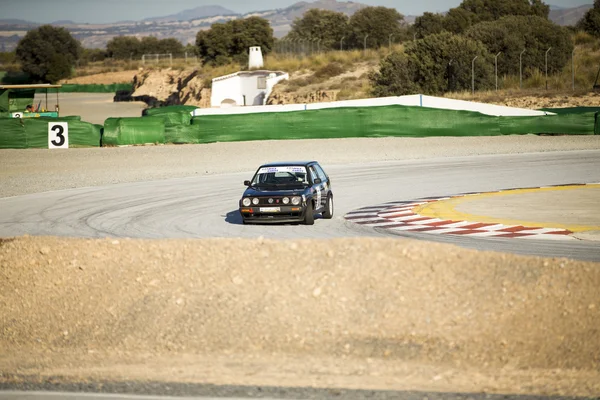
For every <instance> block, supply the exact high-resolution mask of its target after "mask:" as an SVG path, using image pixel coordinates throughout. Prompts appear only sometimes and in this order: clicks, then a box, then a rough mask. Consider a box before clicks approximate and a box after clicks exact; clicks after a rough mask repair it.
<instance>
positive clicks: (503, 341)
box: [0, 237, 600, 395]
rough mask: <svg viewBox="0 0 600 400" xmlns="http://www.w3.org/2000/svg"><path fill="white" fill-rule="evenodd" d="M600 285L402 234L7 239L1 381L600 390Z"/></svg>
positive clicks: (2, 252) (591, 270)
mask: <svg viewBox="0 0 600 400" xmlns="http://www.w3.org/2000/svg"><path fill="white" fill-rule="evenodd" d="M308 249H310V252H309V250H308ZM599 286H600V269H599V268H598V264H593V263H586V262H575V261H569V260H566V259H540V258H533V257H522V256H515V255H500V254H493V253H483V252H475V251H471V250H465V249H459V248H456V247H453V246H448V245H442V244H432V243H423V242H413V241H406V240H395V239H337V240H327V241H319V242H315V241H302V240H300V241H267V240H263V239H257V240H228V239H214V240H182V241H175V240H163V241H150V240H114V239H106V240H84V239H58V238H30V237H24V238H19V239H16V240H11V239H3V240H2V241H0V310H2V312H1V313H0V318H1V319H0V321H1V324H0V326H1V327H2V328H1V329H0V371H3V375H0V381H3V382H7V381H14V380H16V379H17V380H18V377H15V375H14V374H17V375H22V374H25V375H29V374H34V375H35V374H41V375H62V376H64V377H66V379H69V380H84V379H88V378H99V377H101V378H109V379H138V380H147V379H160V380H169V381H182V382H186V381H193V382H212V383H223V384H261V385H290V386H296V385H309V386H325V387H354V388H356V387H361V388H378V389H413V390H431V391H467V392H480V391H484V392H489V393H494V392H495V393H531V394H567V395H598V394H600V372H599V367H600V336H599V335H598V327H599V326H600V311H599V310H600V293H599V292H598V289H597V288H598V287H599Z"/></svg>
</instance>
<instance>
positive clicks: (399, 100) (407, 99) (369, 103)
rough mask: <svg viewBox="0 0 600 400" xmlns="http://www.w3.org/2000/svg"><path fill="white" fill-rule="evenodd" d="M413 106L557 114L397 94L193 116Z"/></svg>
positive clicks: (213, 111)
mask: <svg viewBox="0 0 600 400" xmlns="http://www.w3.org/2000/svg"><path fill="white" fill-rule="evenodd" d="M391 105H399V106H412V107H428V108H438V109H443V110H462V111H473V112H479V113H481V114H485V115H492V116H497V117H499V116H502V117H517V116H519V117H526V116H540V115H554V113H550V112H546V111H538V110H530V109H527V108H516V107H505V106H497V105H494V104H486V103H477V102H474V101H464V100H454V99H447V98H444V97H435V96H425V95H421V94H415V95H409V96H396V97H379V98H373V99H359V100H344V101H333V102H328V103H310V104H286V105H273V106H251V107H230V108H197V109H196V110H194V111H193V112H192V115H193V116H200V115H227V114H252V113H268V112H290V111H308V110H322V109H327V108H343V107H381V106H391Z"/></svg>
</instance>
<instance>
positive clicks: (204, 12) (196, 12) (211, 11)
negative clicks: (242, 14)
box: [144, 6, 237, 22]
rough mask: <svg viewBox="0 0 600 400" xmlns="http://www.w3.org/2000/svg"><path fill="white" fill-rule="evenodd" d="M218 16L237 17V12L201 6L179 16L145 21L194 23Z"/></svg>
mask: <svg viewBox="0 0 600 400" xmlns="http://www.w3.org/2000/svg"><path fill="white" fill-rule="evenodd" d="M218 15H237V13H236V12H235V11H231V10H229V9H227V8H225V7H221V6H200V7H196V8H192V9H190V10H183V11H181V12H178V13H177V14H171V15H167V16H164V17H153V18H146V19H144V21H154V22H172V21H192V20H195V19H201V18H207V17H214V16H218Z"/></svg>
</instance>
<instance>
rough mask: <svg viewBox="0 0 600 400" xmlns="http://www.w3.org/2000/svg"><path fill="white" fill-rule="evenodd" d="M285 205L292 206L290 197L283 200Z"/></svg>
mask: <svg viewBox="0 0 600 400" xmlns="http://www.w3.org/2000/svg"><path fill="white" fill-rule="evenodd" d="M282 201H283V204H290V199H289V198H288V197H284V198H283V200H282Z"/></svg>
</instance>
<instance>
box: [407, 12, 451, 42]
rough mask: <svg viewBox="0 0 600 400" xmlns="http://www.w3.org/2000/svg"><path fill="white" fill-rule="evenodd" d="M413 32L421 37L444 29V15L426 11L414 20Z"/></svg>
mask: <svg viewBox="0 0 600 400" xmlns="http://www.w3.org/2000/svg"><path fill="white" fill-rule="evenodd" d="M414 29H415V33H416V34H417V37H418V38H420V39H422V38H424V37H425V36H429V35H435V34H438V33H442V32H443V31H444V29H445V28H444V16H443V15H441V14H434V13H430V12H426V13H424V14H423V15H421V16H420V17H417V19H416V20H415V26H414Z"/></svg>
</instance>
